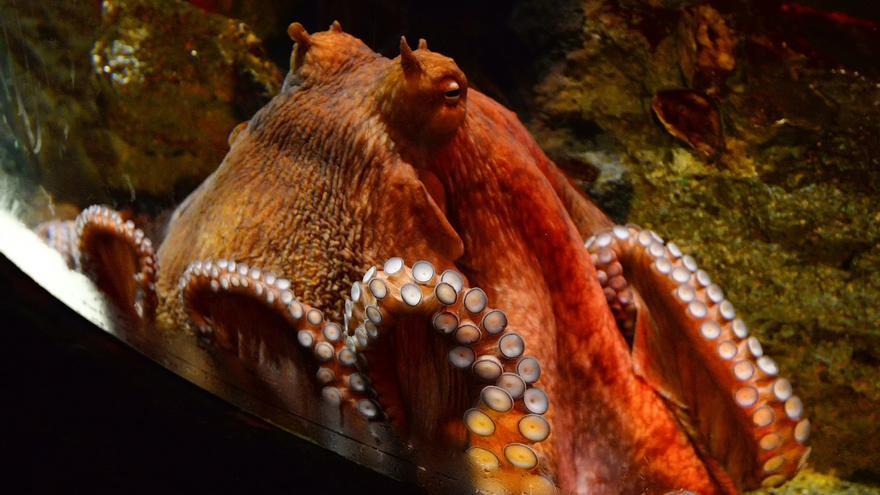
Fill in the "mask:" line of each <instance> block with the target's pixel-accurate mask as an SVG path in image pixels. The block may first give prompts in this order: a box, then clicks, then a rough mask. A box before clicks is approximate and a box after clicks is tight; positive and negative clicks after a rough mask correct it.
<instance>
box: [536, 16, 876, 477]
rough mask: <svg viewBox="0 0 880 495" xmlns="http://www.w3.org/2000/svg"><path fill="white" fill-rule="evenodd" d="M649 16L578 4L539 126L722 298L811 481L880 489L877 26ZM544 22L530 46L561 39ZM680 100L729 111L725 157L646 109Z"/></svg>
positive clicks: (565, 157) (542, 84)
mask: <svg viewBox="0 0 880 495" xmlns="http://www.w3.org/2000/svg"><path fill="white" fill-rule="evenodd" d="M653 3H654V4H656V5H655V6H651V4H652V2H620V3H616V2H608V1H602V0H588V1H585V2H583V3H582V4H581V7H582V9H583V12H584V15H583V24H582V30H581V32H580V33H578V37H579V39H580V45H579V46H577V47H575V48H573V49H571V50H569V51H568V52H567V53H565V54H564V56H562V57H559V58H557V60H556V61H555V63H554V64H553V65H552V66H551V67H550V68H549V69H548V70H546V71H545V73H544V74H543V75H542V76H541V77H540V80H539V82H538V84H537V85H536V86H535V97H534V99H533V100H532V101H531V104H530V105H529V106H528V113H529V115H530V119H529V121H530V123H531V127H532V129H533V130H534V131H535V133H536V135H537V136H538V140H539V141H540V142H541V143H542V145H543V146H545V149H546V150H547V151H548V152H549V153H550V154H551V155H552V156H553V157H554V158H556V159H557V161H558V162H560V163H562V164H563V165H564V166H565V167H566V168H567V169H568V170H569V172H571V173H572V174H573V175H575V176H576V177H580V178H581V179H582V183H583V184H584V186H585V187H586V188H587V189H588V190H590V192H591V193H592V194H593V195H594V197H596V198H597V199H598V200H599V201H600V202H602V203H604V204H605V206H606V207H607V209H609V210H610V211H611V212H613V213H614V214H615V215H616V216H617V218H618V219H619V220H621V221H628V222H633V223H637V224H640V225H642V226H645V227H650V228H653V229H656V230H657V231H658V232H660V233H661V234H662V235H664V236H666V237H668V238H671V239H675V240H676V241H677V242H678V243H679V245H681V246H683V247H684V248H686V250H687V251H690V252H691V253H694V254H695V256H696V257H697V259H698V260H699V261H700V263H701V264H702V265H703V266H704V267H705V268H706V269H707V270H708V271H709V273H710V274H713V276H714V278H715V279H716V280H717V281H718V282H720V283H721V284H722V286H723V287H725V289H726V294H727V296H728V298H729V299H730V300H731V301H733V302H734V303H735V305H736V306H737V308H739V310H740V312H741V314H743V315H744V318H745V319H746V320H747V321H748V322H749V323H750V326H751V329H752V333H753V334H754V335H757V336H758V337H759V338H760V339H761V341H762V342H764V343H765V345H764V348H765V351H766V352H767V353H768V354H769V355H771V356H773V357H774V358H776V359H777V360H778V362H779V363H780V365H781V366H782V369H783V370H784V371H785V373H786V374H788V375H789V377H790V378H791V379H792V382H794V384H795V387H796V390H797V392H798V393H799V394H800V395H801V396H802V397H803V398H804V402H805V403H806V404H808V413H809V415H810V417H811V419H812V421H813V436H812V445H813V448H814V450H813V455H812V457H811V461H812V462H811V464H812V465H813V466H814V468H815V469H817V470H820V471H830V472H836V473H838V474H839V475H840V476H842V477H845V478H849V479H854V480H862V481H865V482H869V483H878V482H880V468H878V465H880V351H878V350H880V222H878V221H880V141H878V140H877V139H876V137H877V136H878V135H880V77H878V75H880V72H878V71H880V66H878V65H876V60H875V61H874V62H872V61H871V60H872V58H871V57H870V53H871V48H870V47H871V46H872V43H875V44H874V45H873V46H874V47H876V46H880V37H878V33H877V31H876V24H874V21H870V20H864V19H855V20H852V22H836V21H835V20H834V19H833V18H827V17H822V15H823V12H822V11H821V10H818V9H819V8H821V7H822V6H821V5H819V6H817V7H809V8H807V7H803V6H802V7H803V9H802V10H801V11H798V12H793V11H792V10H790V7H789V8H788V10H787V8H786V7H785V6H784V5H782V4H779V3H771V5H767V4H764V5H761V6H758V5H757V2H742V3H738V4H733V3H732V2H727V3H726V5H722V6H719V7H718V8H717V9H714V8H711V7H706V6H704V5H700V6H694V5H692V3H691V2H685V3H684V4H682V3H681V2H676V3H675V5H662V3H663V2H653ZM667 3H668V2H667ZM548 7H549V2H548ZM534 9H535V8H534V6H532V7H530V8H529V10H530V11H534ZM814 9H815V10H814ZM710 10H711V12H710ZM774 13H775V17H774V16H771V15H770V14H774ZM759 14H760V15H762V16H763V17H760V16H759V17H755V16H758V15H759ZM545 16H547V17H545V18H544V19H543V21H546V22H542V20H535V19H534V18H531V19H529V22H528V24H524V26H523V34H524V35H528V34H529V26H531V25H535V24H540V25H543V26H552V23H551V22H549V21H550V18H551V17H552V14H550V11H549V10H547V11H545ZM701 18H702V20H701ZM844 21H846V20H844ZM701 22H702V23H704V25H702V26H701V25H700V24H701ZM705 23H709V24H711V23H716V26H715V27H714V28H713V27H711V26H710V27H709V28H708V29H709V30H712V29H715V30H716V31H723V32H724V33H725V34H724V36H721V35H719V34H715V35H713V36H712V37H706V36H703V37H704V38H705V39H706V40H708V39H709V38H712V40H711V41H713V42H714V44H711V43H710V44H709V46H701V45H700V44H699V43H695V41H694V40H695V38H699V37H700V36H701V35H700V34H699V32H700V30H703V31H704V32H705V30H706V29H707V27H706V25H705ZM717 23H723V27H720V26H719V25H718V24H717ZM871 26H874V27H873V28H872V27H871ZM694 33H697V34H694ZM722 38H724V39H722ZM829 38H830V39H829ZM842 38H843V39H846V40H848V42H847V43H846V44H845V45H844V46H839V45H840V44H841V43H840V40H841V39H842ZM826 40H827V41H826ZM713 51H714V53H712V52H713ZM719 61H720V62H719ZM725 62H726V63H725ZM673 88H678V89H682V90H687V91H692V92H697V93H698V94H701V95H704V96H705V97H706V98H708V99H709V100H711V101H712V102H713V103H714V105H715V106H716V107H717V111H718V113H719V115H720V118H721V122H722V127H723V143H722V149H720V150H719V152H718V154H717V155H714V156H709V155H710V154H708V153H705V152H703V151H704V150H702V149H699V148H698V147H697V146H694V145H693V143H689V142H688V141H687V140H683V139H677V137H679V138H680V136H677V137H673V135H671V133H670V132H667V130H666V129H664V126H663V125H661V124H660V121H659V119H658V118H657V117H658V116H657V115H655V114H654V113H653V112H652V108H651V102H652V98H654V96H655V95H656V94H657V93H658V92H660V91H663V90H668V89H673ZM688 111H689V110H688V108H687V105H683V106H681V107H680V108H679V112H681V113H685V112H688ZM706 127H707V128H708V125H707V126H706ZM798 486H801V487H802V486H804V485H803V484H801V485H798ZM823 486H825V487H826V488H828V489H829V491H831V492H835V493H837V492H838V491H837V488H834V487H835V486H837V487H842V486H843V485H833V484H828V483H826V484H825V485H823ZM792 490H794V491H793V492H792V493H820V492H822V491H800V490H801V488H792ZM816 490H821V489H820V488H819V487H817V488H816ZM849 490H850V489H849V488H846V489H843V488H841V491H840V492H841V493H856V491H849ZM822 493H824V492H822Z"/></svg>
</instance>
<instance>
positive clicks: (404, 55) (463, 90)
mask: <svg viewBox="0 0 880 495" xmlns="http://www.w3.org/2000/svg"><path fill="white" fill-rule="evenodd" d="M287 31H288V34H289V35H290V37H291V39H293V40H294V41H295V42H296V45H295V46H294V49H293V53H292V55H291V59H290V67H291V70H290V73H289V74H288V76H287V79H286V80H285V83H284V90H287V89H289V88H291V87H295V86H307V85H309V84H322V83H331V82H332V81H334V80H339V79H341V78H345V77H347V76H349V75H351V74H353V73H355V72H357V73H360V74H361V77H358V78H357V81H358V83H360V84H368V85H370V86H371V87H372V89H371V90H370V92H371V93H372V95H373V98H374V102H375V104H376V108H377V110H378V112H379V114H380V117H381V119H382V121H383V122H384V123H385V124H386V125H387V126H388V130H389V131H390V134H391V135H392V136H393V137H394V139H395V140H396V141H402V142H399V143H398V144H401V145H404V146H416V147H432V146H437V145H440V144H442V143H444V142H446V141H447V140H449V139H450V138H451V137H452V136H453V135H454V134H455V132H456V131H457V130H458V128H459V127H460V126H461V124H462V122H464V118H465V113H466V106H467V89H468V84H467V77H465V75H464V73H463V72H462V71H461V70H460V69H459V68H458V66H457V65H456V64H455V62H454V61H453V60H452V59H451V58H449V57H446V56H443V55H440V54H439V53H434V52H432V51H430V50H429V49H428V44H427V42H425V40H419V46H418V49H416V50H412V49H411V48H410V47H409V45H408V44H407V42H406V39H405V38H403V37H401V39H400V55H399V56H398V57H397V58H395V59H394V60H390V61H389V60H388V59H385V58H384V57H382V56H381V55H379V54H377V53H375V52H373V51H372V50H371V49H370V48H369V47H367V46H366V45H365V44H364V43H363V42H362V41H360V40H359V39H357V38H355V37H354V36H351V35H349V34H346V33H344V32H343V31H342V27H341V26H340V25H339V23H338V22H334V23H333V24H332V25H331V26H330V29H329V30H327V31H324V32H319V33H314V34H309V33H308V32H307V31H306V30H305V28H304V27H303V26H302V25H301V24H300V23H298V22H294V23H293V24H291V25H290V27H289V28H288V30H287ZM367 74H372V77H364V76H367ZM341 86H342V87H344V86H345V84H342V85H341ZM362 89H363V88H362Z"/></svg>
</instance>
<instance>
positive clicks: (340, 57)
mask: <svg viewBox="0 0 880 495" xmlns="http://www.w3.org/2000/svg"><path fill="white" fill-rule="evenodd" d="M287 34H288V35H289V36H290V38H291V39H292V40H293V41H294V42H295V45H294V47H293V53H292V54H291V56H290V73H289V74H288V75H287V79H286V80H285V81H284V87H285V88H287V87H290V86H298V85H300V84H303V83H306V82H311V83H319V82H326V81H328V80H331V79H334V78H335V77H337V76H338V75H339V74H344V73H346V72H348V71H350V70H351V69H352V68H353V67H356V66H357V65H358V64H363V63H364V62H368V61H371V60H373V59H376V58H378V55H377V54H376V53H374V52H373V51H372V50H370V48H369V47H367V45H365V44H364V43H363V42H362V41H361V40H359V39H357V38H355V37H354V36H352V35H350V34H347V33H345V32H343V31H342V26H340V24H339V22H338V21H333V24H331V25H330V28H329V29H328V30H327V31H323V32H318V33H313V34H309V33H308V31H306V28H304V27H303V25H302V24H300V23H298V22H294V23H292V24H291V25H290V26H289V27H288V28H287Z"/></svg>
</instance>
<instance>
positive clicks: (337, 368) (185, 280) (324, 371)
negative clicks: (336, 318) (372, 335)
mask: <svg viewBox="0 0 880 495" xmlns="http://www.w3.org/2000/svg"><path fill="white" fill-rule="evenodd" d="M179 288H180V297H181V298H182V300H183V306H184V307H185V308H186V311H187V314H188V315H189V318H190V322H191V323H192V324H193V326H194V327H195V329H196V330H197V331H198V333H199V334H200V336H201V337H203V338H206V339H211V340H213V341H214V342H216V343H217V344H218V345H220V346H221V347H224V348H227V349H228V348H232V347H235V345H234V343H233V342H231V340H232V339H240V338H242V336H241V334H240V333H238V332H235V331H234V330H236V329H234V328H226V327H227V326H234V325H235V321H233V320H232V319H229V318H224V315H223V314H219V312H218V311H217V307H216V306H213V305H212V303H216V302H218V300H219V299H220V298H219V295H221V294H222V295H226V296H238V297H244V298H248V299H250V300H251V301H252V302H256V303H258V304H259V305H261V306H262V307H263V308H264V309H266V310H268V311H269V312H271V313H273V314H274V315H275V316H277V317H280V318H281V319H282V320H283V321H284V322H285V324H286V326H287V327H288V328H289V329H291V330H292V331H291V332H290V333H289V334H288V336H290V337H291V338H295V340H296V342H297V345H298V346H299V347H302V348H303V349H304V350H306V351H308V352H309V354H311V356H312V358H313V359H312V364H313V365H314V368H315V380H316V381H317V382H318V384H319V385H320V387H321V397H322V398H323V399H324V401H325V402H327V403H329V404H332V405H337V406H350V407H351V408H352V409H354V410H356V411H358V412H359V413H360V414H361V415H363V416H364V417H366V418H367V419H376V418H379V417H381V415H382V411H381V409H380V408H379V407H378V404H377V403H376V402H375V400H374V396H375V394H374V392H373V391H372V389H371V387H370V384H369V381H368V380H367V379H366V377H365V376H364V375H363V374H362V373H361V372H359V371H358V367H357V362H356V361H357V355H356V353H355V352H354V350H353V349H352V345H351V341H350V339H349V338H348V337H347V336H346V335H345V333H344V331H343V328H342V327H341V326H340V325H339V324H338V323H334V322H332V321H328V320H327V319H325V317H324V314H323V313H322V312H321V311H320V310H319V309H317V308H314V307H312V306H309V305H308V304H305V303H303V302H300V301H299V300H298V299H297V298H296V296H295V295H294V293H293V290H292V289H291V284H290V280H288V279H286V278H281V277H278V276H276V275H275V274H274V273H272V272H269V271H264V270H262V269H260V268H258V267H253V266H249V265H247V264H245V263H241V262H236V261H234V260H226V259H221V260H216V261H212V260H201V261H195V262H192V263H190V264H189V266H188V267H187V268H186V270H185V271H184V273H183V275H182V276H181V277H180V281H179ZM219 304H223V302H220V303H219ZM266 347H267V348H266V349H264V350H263V351H264V352H268V353H271V352H274V351H277V349H271V347H275V346H274V345H271V344H270V345H266Z"/></svg>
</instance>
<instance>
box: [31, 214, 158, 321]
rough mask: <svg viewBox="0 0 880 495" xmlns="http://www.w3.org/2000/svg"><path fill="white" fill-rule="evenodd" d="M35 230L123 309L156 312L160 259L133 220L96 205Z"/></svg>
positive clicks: (143, 315) (147, 315)
mask: <svg viewBox="0 0 880 495" xmlns="http://www.w3.org/2000/svg"><path fill="white" fill-rule="evenodd" d="M35 230H36V233H37V235H38V236H40V237H41V238H42V239H43V241H44V242H46V244H48V245H49V246H50V247H52V248H53V249H55V250H56V251H58V252H59V253H60V254H61V256H62V257H63V258H64V261H65V262H66V263H67V266H68V267H70V268H71V269H73V270H78V271H81V272H83V273H84V274H86V275H88V276H89V277H90V278H91V279H92V280H93V281H94V282H95V284H96V285H97V286H98V288H99V289H100V290H101V291H103V292H104V293H106V294H107V295H108V296H109V297H110V298H111V299H112V300H113V302H114V303H115V304H116V305H117V306H118V307H119V308H121V309H122V310H123V311H126V312H129V313H130V316H133V317H134V318H136V319H152V318H153V316H154V314H155V310H156V304H157V297H156V287H155V283H156V275H157V271H158V261H157V259H156V255H155V254H154V253H153V246H152V243H151V242H150V240H149V239H148V238H147V237H146V236H145V235H144V233H143V231H142V230H141V229H139V228H137V227H136V226H135V225H134V223H133V222H132V221H131V220H126V219H124V218H123V216H122V215H121V214H120V213H118V212H116V211H114V210H112V209H110V208H108V207H106V206H99V205H93V206H90V207H88V208H86V209H85V210H83V211H82V212H81V213H80V214H79V216H77V218H76V220H73V221H70V220H66V221H50V222H45V223H42V224H40V225H38V226H37V228H36V229H35Z"/></svg>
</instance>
